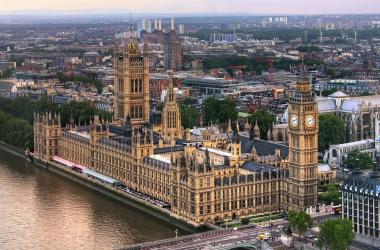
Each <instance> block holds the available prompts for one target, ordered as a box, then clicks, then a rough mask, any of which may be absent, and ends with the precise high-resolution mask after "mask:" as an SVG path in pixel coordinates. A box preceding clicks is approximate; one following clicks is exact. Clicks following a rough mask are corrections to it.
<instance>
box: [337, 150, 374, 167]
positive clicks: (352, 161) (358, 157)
mask: <svg viewBox="0 0 380 250" xmlns="http://www.w3.org/2000/svg"><path fill="white" fill-rule="evenodd" d="M344 164H345V165H347V167H349V168H351V169H353V168H355V167H356V165H357V164H358V165H359V167H360V168H361V169H370V168H371V167H372V164H373V160H372V158H371V156H370V155H369V154H367V153H362V152H360V151H359V150H354V151H351V152H349V153H348V155H347V158H346V159H345V160H344Z"/></svg>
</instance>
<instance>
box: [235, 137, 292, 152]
mask: <svg viewBox="0 0 380 250" xmlns="http://www.w3.org/2000/svg"><path fill="white" fill-rule="evenodd" d="M240 140H241V151H242V153H243V154H246V153H251V152H252V150H253V148H254V149H255V150H256V153H257V155H259V156H268V155H275V153H276V149H279V150H280V156H281V157H288V155H289V148H288V147H287V146H285V145H281V144H277V143H273V142H269V141H264V140H260V139H253V140H249V137H247V136H244V135H241V136H240Z"/></svg>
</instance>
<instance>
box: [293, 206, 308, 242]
mask: <svg viewBox="0 0 380 250" xmlns="http://www.w3.org/2000/svg"><path fill="white" fill-rule="evenodd" d="M312 225H313V220H312V219H311V216H310V214H307V213H306V212H305V211H303V210H301V211H300V212H298V213H297V212H295V211H290V212H289V226H290V227H291V228H292V229H293V231H296V232H297V233H298V235H299V237H301V236H302V235H304V234H305V233H306V231H307V230H308V229H310V228H311V227H312Z"/></svg>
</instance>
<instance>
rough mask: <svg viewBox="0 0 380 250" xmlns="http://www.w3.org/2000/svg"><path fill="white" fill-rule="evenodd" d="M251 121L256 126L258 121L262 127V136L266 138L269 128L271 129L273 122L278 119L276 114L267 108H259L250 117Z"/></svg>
mask: <svg viewBox="0 0 380 250" xmlns="http://www.w3.org/2000/svg"><path fill="white" fill-rule="evenodd" d="M248 119H249V122H250V123H251V124H252V126H254V125H255V124H256V121H257V125H258V126H259V128H260V138H262V139H264V140H266V139H268V138H267V135H268V130H270V129H271V127H272V124H273V123H274V122H275V121H276V117H275V115H273V114H272V113H269V112H267V111H265V110H261V109H259V110H257V111H256V112H255V113H253V114H252V115H251V116H250V117H249V118H248Z"/></svg>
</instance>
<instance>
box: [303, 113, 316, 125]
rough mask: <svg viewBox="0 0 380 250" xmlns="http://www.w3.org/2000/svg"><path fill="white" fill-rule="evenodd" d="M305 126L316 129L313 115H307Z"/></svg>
mask: <svg viewBox="0 0 380 250" xmlns="http://www.w3.org/2000/svg"><path fill="white" fill-rule="evenodd" d="M305 124H306V126H308V127H314V124H315V118H314V116H313V115H307V116H306V118H305Z"/></svg>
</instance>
